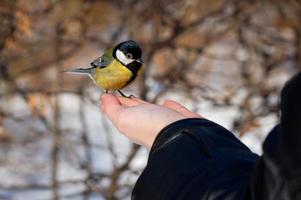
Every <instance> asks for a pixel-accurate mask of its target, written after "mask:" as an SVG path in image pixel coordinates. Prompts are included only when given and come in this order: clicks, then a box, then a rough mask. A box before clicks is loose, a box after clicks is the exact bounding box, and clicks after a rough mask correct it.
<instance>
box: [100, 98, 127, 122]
mask: <svg viewBox="0 0 301 200" xmlns="http://www.w3.org/2000/svg"><path fill="white" fill-rule="evenodd" d="M121 109H122V105H121V103H120V101H119V100H118V99H117V98H116V97H115V96H114V95H112V94H103V95H102V96H101V106H100V110H101V111H102V112H103V113H105V115H106V116H107V117H108V118H109V119H110V120H111V121H115V120H116V118H117V117H118V115H119V113H120V111H121Z"/></svg>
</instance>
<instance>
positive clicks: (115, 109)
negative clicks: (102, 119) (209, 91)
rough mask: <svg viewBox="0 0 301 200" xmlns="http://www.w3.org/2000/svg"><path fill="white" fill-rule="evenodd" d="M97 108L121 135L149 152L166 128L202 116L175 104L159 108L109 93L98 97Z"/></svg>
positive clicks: (169, 102) (164, 104)
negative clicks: (99, 100) (99, 98)
mask: <svg viewBox="0 0 301 200" xmlns="http://www.w3.org/2000/svg"><path fill="white" fill-rule="evenodd" d="M100 109H101V111H102V112H103V113H104V114H105V115H106V116H107V117H108V118H109V119H110V120H111V121H112V123H113V124H114V125H115V126H116V128H117V129H118V130H119V131H120V132H121V133H122V134H124V135H125V136H126V137H128V138H129V139H130V140H132V141H134V142H135V143H138V144H142V145H144V146H146V147H147V148H149V149H150V148H151V146H152V144H153V142H154V140H155V138H156V136H157V135H158V133H159V132H160V131H161V130H162V129H163V128H164V127H166V126H167V125H169V124H171V123H172V122H175V121H178V120H180V119H185V118H195V117H201V116H200V115H198V114H196V113H193V112H191V111H189V110H188V109H187V108H185V107H184V106H182V105H181V104H179V103H177V102H175V101H171V100H167V101H165V102H164V103H163V105H162V106H161V105H156V104H152V103H149V102H146V101H143V100H141V99H139V98H125V97H120V96H114V95H112V94H104V95H102V96H101V106H100Z"/></svg>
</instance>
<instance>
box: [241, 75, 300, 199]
mask: <svg viewBox="0 0 301 200" xmlns="http://www.w3.org/2000/svg"><path fill="white" fill-rule="evenodd" d="M263 149H264V153H263V156H262V157H261V158H260V159H259V160H258V163H257V167H256V170H255V174H254V176H253V178H252V182H251V184H250V190H249V191H248V193H247V197H248V199H252V200H261V199H264V200H265V199H285V200H295V199H301V73H299V74H298V75H296V76H295V77H293V78H292V79H291V80H290V81H289V82H288V83H287V84H286V86H285V87H284V89H283V91H282V95H281V121H280V124H279V125H278V126H276V127H275V128H274V129H273V130H272V131H271V133H270V134H269V135H268V137H267V139H266V140H265V142H264V146H263Z"/></svg>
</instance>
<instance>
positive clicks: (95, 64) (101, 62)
mask: <svg viewBox="0 0 301 200" xmlns="http://www.w3.org/2000/svg"><path fill="white" fill-rule="evenodd" d="M109 64H110V61H109V60H106V59H104V58H103V57H99V58H96V59H95V60H94V61H93V62H91V65H92V66H93V67H99V68H104V67H106V66H107V65H109Z"/></svg>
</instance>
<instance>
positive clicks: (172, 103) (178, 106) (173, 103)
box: [163, 100, 201, 117]
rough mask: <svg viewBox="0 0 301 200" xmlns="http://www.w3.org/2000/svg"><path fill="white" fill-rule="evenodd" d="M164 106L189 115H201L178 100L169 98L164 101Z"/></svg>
mask: <svg viewBox="0 0 301 200" xmlns="http://www.w3.org/2000/svg"><path fill="white" fill-rule="evenodd" d="M163 106H165V107H167V108H170V109H172V110H175V111H177V112H179V113H181V114H183V115H185V116H187V117H201V116H200V115H199V114H197V113H194V112H191V111H190V110H188V109H187V108H186V107H184V106H183V105H181V104H179V103H178V102H176V101H172V100H167V101H165V102H164V103H163Z"/></svg>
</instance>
